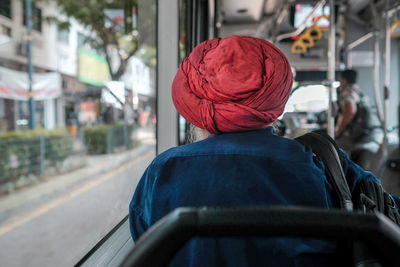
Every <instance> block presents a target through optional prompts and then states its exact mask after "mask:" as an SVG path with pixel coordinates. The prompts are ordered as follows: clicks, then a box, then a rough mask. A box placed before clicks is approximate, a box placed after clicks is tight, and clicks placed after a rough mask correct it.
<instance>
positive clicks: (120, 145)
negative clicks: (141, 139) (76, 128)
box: [83, 123, 135, 154]
mask: <svg viewBox="0 0 400 267" xmlns="http://www.w3.org/2000/svg"><path fill="white" fill-rule="evenodd" d="M134 129H135V126H134V125H132V124H127V123H118V124H108V125H98V126H93V127H86V128H83V134H84V140H85V145H86V149H87V153H88V154H107V153H113V152H115V151H116V150H120V149H128V148H131V147H132V146H133V140H132V138H131V137H132V132H133V131H134Z"/></svg>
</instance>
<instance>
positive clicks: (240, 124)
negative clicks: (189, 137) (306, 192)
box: [172, 36, 293, 133]
mask: <svg viewBox="0 0 400 267" xmlns="http://www.w3.org/2000/svg"><path fill="white" fill-rule="evenodd" d="M292 82H293V76H292V72H291V69H290V65H289V62H288V61H287V59H286V57H285V55H283V53H282V52H281V51H280V50H279V49H278V48H276V47H275V46H274V45H272V44H271V43H269V42H267V41H265V40H262V39H258V38H253V37H248V36H230V37H227V38H222V39H221V38H214V39H212V40H208V41H205V42H203V43H201V44H199V45H198V46H196V47H195V48H194V49H193V51H192V53H191V54H190V55H189V56H188V57H187V58H186V59H185V60H184V61H183V62H182V64H181V65H180V67H179V70H178V73H177V74H176V76H175V79H174V82H173V84H172V99H173V101H174V104H175V107H176V109H177V110H178V112H179V113H180V114H181V115H182V116H183V117H184V118H185V119H186V120H188V121H189V122H190V123H192V124H194V125H196V126H197V127H199V128H202V129H205V130H207V131H208V132H210V133H221V132H237V131H248V130H255V129H260V128H263V127H265V126H267V125H269V124H271V123H273V122H274V121H275V120H276V119H277V118H278V117H279V116H280V115H281V114H282V112H283V109H284V107H285V104H286V101H287V99H288V97H289V93H290V90H291V88H292Z"/></svg>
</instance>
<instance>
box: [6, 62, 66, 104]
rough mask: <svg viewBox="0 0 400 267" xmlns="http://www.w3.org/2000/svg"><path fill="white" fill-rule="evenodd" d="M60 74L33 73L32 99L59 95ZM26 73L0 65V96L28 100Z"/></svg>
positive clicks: (52, 97)
mask: <svg viewBox="0 0 400 267" xmlns="http://www.w3.org/2000/svg"><path fill="white" fill-rule="evenodd" d="M61 87H62V84H61V74H59V73H57V72H45V73H34V74H33V85H32V91H33V99H34V100H46V99H54V98H58V97H59V96H61V93H62V89H61ZM28 88H29V87H28V73H27V72H22V71H15V70H10V69H7V68H4V67H0V98H7V99H14V100H28V99H29V91H28Z"/></svg>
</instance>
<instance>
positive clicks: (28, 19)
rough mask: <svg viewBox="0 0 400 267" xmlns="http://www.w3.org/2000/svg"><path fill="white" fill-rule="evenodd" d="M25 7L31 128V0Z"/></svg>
mask: <svg viewBox="0 0 400 267" xmlns="http://www.w3.org/2000/svg"><path fill="white" fill-rule="evenodd" d="M25 8H26V27H27V29H28V35H27V36H26V44H27V49H28V84H29V126H30V127H31V129H35V128H36V124H35V101H33V92H32V75H33V65H32V1H31V0H26V1H25Z"/></svg>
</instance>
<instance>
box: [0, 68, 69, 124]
mask: <svg viewBox="0 0 400 267" xmlns="http://www.w3.org/2000/svg"><path fill="white" fill-rule="evenodd" d="M28 88H29V86H28V74H27V73H26V72H21V71H15V70H11V69H8V68H4V67H0V131H7V130H8V131H9V130H23V129H28V128H29V125H28V124H29V115H30V114H29V105H28V100H29V92H28ZM61 88H62V82H61V75H60V74H59V73H56V72H45V73H34V74H33V85H32V89H33V99H34V101H35V115H34V116H35V121H36V126H37V127H42V128H45V129H54V128H56V127H60V128H63V127H65V116H64V101H63V98H62V89H61Z"/></svg>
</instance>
